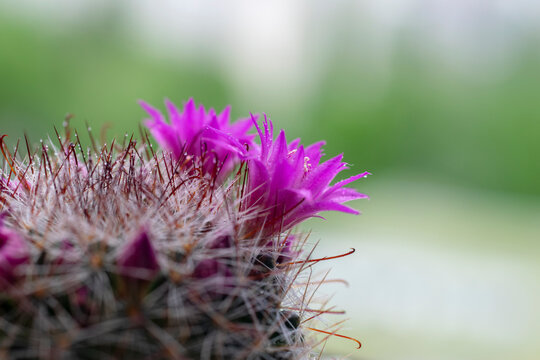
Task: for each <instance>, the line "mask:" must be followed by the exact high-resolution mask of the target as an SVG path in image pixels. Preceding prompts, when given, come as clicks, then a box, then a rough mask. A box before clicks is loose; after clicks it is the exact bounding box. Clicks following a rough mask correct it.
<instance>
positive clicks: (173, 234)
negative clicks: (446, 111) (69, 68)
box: [0, 100, 367, 360]
mask: <svg viewBox="0 0 540 360" xmlns="http://www.w3.org/2000/svg"><path fill="white" fill-rule="evenodd" d="M141 104H142V105H143V107H144V108H145V110H147V111H148V112H149V113H150V115H151V117H152V119H150V120H147V122H146V124H147V126H148V127H149V129H150V132H151V133H152V135H154V137H155V139H156V140H157V142H158V143H159V144H160V145H161V146H162V147H163V150H162V151H154V148H153V147H152V145H150V142H149V139H148V135H147V134H146V133H145V132H144V131H143V133H142V135H141V140H140V141H136V140H134V137H133V136H132V137H131V139H129V140H128V139H127V138H126V140H125V141H124V143H123V144H119V143H118V142H113V143H112V144H110V145H106V144H103V145H102V146H101V147H100V148H97V146H96V145H95V143H94V141H92V142H93V146H92V147H91V148H89V149H86V150H84V149H83V147H82V145H81V142H80V140H79V137H78V135H77V134H76V133H75V136H73V135H72V131H71V129H70V128H69V125H68V124H66V128H65V130H66V131H65V133H66V134H65V136H63V137H60V136H58V137H57V139H56V138H55V141H52V140H51V141H50V142H49V143H48V144H44V143H41V145H40V147H39V148H37V149H31V147H30V146H29V145H28V142H27V146H26V147H27V152H28V154H27V155H25V156H22V155H20V154H21V152H22V151H21V150H20V148H19V147H17V148H16V149H15V151H13V152H9V151H8V150H7V146H6V145H5V144H4V142H3V141H2V142H1V143H0V148H1V150H2V153H3V155H4V166H3V168H2V170H0V171H1V173H0V176H1V177H0V209H1V211H2V215H1V217H0V358H6V359H123V358H125V359H283V360H285V359H304V358H305V359H307V358H311V357H312V356H315V355H314V354H316V352H317V350H316V346H317V344H318V342H317V340H316V339H315V338H314V337H313V336H312V334H313V333H314V332H313V331H311V330H316V329H315V328H314V327H313V325H312V324H313V323H314V322H315V321H317V320H318V318H319V316H320V315H324V314H325V312H327V310H325V309H314V304H310V299H312V298H313V294H314V291H316V289H318V287H319V285H320V281H319V282H317V281H315V280H314V279H313V278H312V277H311V269H310V268H311V266H312V265H313V264H314V263H317V262H318V261H320V260H321V259H310V254H311V252H310V249H309V248H306V239H307V237H306V236H304V235H303V234H301V233H298V232H297V231H295V230H294V226H295V225H296V224H298V223H299V222H300V221H302V220H304V219H306V218H308V217H311V216H317V214H318V213H319V212H320V211H323V210H337V211H345V212H351V213H356V211H355V210H353V209H351V208H348V207H346V206H344V205H343V204H342V202H344V201H348V200H352V199H356V198H363V197H365V196H364V195H363V194H359V193H358V192H356V190H353V189H351V188H345V187H343V186H344V185H346V184H348V183H350V182H352V181H354V180H356V179H358V178H361V177H364V176H366V175H367V173H363V174H359V175H358V176H355V177H352V178H349V179H348V180H344V181H341V182H338V183H336V184H335V185H331V186H330V185H329V184H330V182H331V181H332V179H333V178H334V177H335V175H336V174H337V173H338V172H339V171H341V170H343V169H344V168H345V167H346V164H345V163H343V162H341V157H336V158H334V159H331V160H328V161H326V162H324V163H321V164H319V162H320V157H321V156H322V154H321V151H320V147H321V145H322V144H321V143H319V144H315V145H313V146H311V147H307V148H306V149H304V148H303V147H302V146H301V145H300V144H299V141H293V142H291V143H289V144H288V143H287V142H286V140H285V135H284V133H283V132H281V133H280V135H279V136H278V137H277V139H276V140H275V141H274V139H273V131H272V123H271V122H270V121H268V120H265V121H264V129H265V131H264V132H263V131H261V129H260V128H259V125H258V123H257V119H256V118H255V117H253V116H252V117H251V118H249V119H247V120H244V121H241V122H238V123H235V124H230V122H229V115H228V114H229V111H228V109H226V110H225V111H224V112H223V113H221V114H220V115H216V113H215V112H214V111H213V110H210V111H209V112H206V111H205V109H204V108H203V107H200V108H199V109H198V110H197V109H196V108H195V106H194V102H193V101H192V100H190V101H189V102H188V103H187V104H186V107H185V108H184V111H183V112H182V113H181V112H180V111H178V110H177V109H176V107H175V106H174V105H173V104H172V103H170V102H167V108H168V111H169V116H170V118H171V123H170V124H169V123H167V122H165V121H164V119H163V116H162V115H161V114H160V113H159V111H157V110H156V109H154V108H152V107H150V106H149V105H147V104H145V103H141ZM252 125H255V127H256V129H257V135H258V136H259V139H260V144H257V143H255V142H254V141H253V138H254V135H250V134H249V133H248V132H249V130H250V129H251V126H252ZM57 135H58V133H57ZM2 140H3V137H2ZM300 284H303V285H302V286H299V285H300ZM310 284H311V285H312V286H309V285H310ZM310 329H311V330H310ZM318 331H319V332H322V333H325V334H328V335H333V334H335V330H334V329H327V330H318Z"/></svg>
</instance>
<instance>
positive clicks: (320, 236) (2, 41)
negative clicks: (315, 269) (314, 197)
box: [0, 0, 540, 360]
mask: <svg viewBox="0 0 540 360" xmlns="http://www.w3.org/2000/svg"><path fill="white" fill-rule="evenodd" d="M165 97H168V98H170V99H171V100H173V101H175V102H176V103H178V104H182V103H183V102H184V101H186V100H187V99H188V98H189V97H194V98H195V99H196V101H197V102H198V103H201V102H202V103H204V104H205V105H207V106H212V107H215V108H217V109H218V110H221V109H222V108H223V107H224V106H225V105H226V104H232V105H233V115H234V116H235V117H243V116H246V115H247V114H248V113H249V112H254V113H262V112H265V113H267V114H268V115H269V116H270V117H271V118H272V120H273V121H274V123H275V124H276V125H277V127H283V128H285V129H286V130H287V134H288V138H289V139H292V138H295V137H302V139H303V140H304V142H306V143H310V142H313V141H316V140H320V139H325V140H327V142H328V145H327V146H326V153H327V154H328V155H335V154H337V153H340V152H344V153H345V159H346V160H347V161H348V162H349V163H350V164H351V170H349V172H348V173H347V174H344V176H349V175H352V174H355V173H358V172H361V171H364V170H369V171H371V172H372V173H374V175H373V176H371V177H369V178H367V179H365V180H362V181H361V182H360V183H358V184H357V186H358V188H359V189H360V190H361V191H363V192H366V193H368V194H369V195H370V196H371V200H369V201H367V200H363V201H358V202H355V203H353V206H354V207H356V208H358V209H359V210H361V211H362V212H363V215H362V216H359V217H353V216H349V215H344V214H328V217H327V218H328V221H326V222H324V221H321V220H316V221H310V223H309V224H307V227H311V228H313V234H312V236H311V241H312V242H316V241H317V240H321V241H320V244H319V247H318V250H317V252H318V254H321V255H323V256H324V255H335V254H339V253H343V252H346V251H347V250H348V249H349V248H350V247H354V248H356V250H357V251H356V253H355V254H354V255H352V256H349V257H347V258H345V259H342V260H341V261H335V262H334V263H332V264H329V263H327V264H325V265H321V266H330V265H331V266H332V267H333V270H332V272H331V275H330V277H332V278H341V279H346V280H347V281H348V282H349V283H350V286H349V287H345V286H343V285H340V286H329V287H327V289H326V290H327V291H330V292H335V296H334V298H333V303H334V304H336V306H337V307H338V308H343V309H345V310H347V313H348V314H347V316H348V317H349V318H350V319H351V320H350V321H349V322H348V323H346V325H345V326H344V327H343V328H342V330H341V333H342V334H345V335H350V336H354V337H357V338H359V339H360V340H361V341H362V342H363V344H364V346H363V348H362V349H361V350H358V351H356V350H354V344H353V343H351V342H348V341H345V340H342V339H337V338H334V339H332V340H330V341H329V343H328V345H327V355H328V356H343V355H349V356H350V358H351V359H366V360H367V359H381V360H382V359H384V360H386V359H396V360H398V359H399V360H401V359H414V360H422V359H426V360H437V359H441V360H442V359H445V360H446V359H460V360H463V359H486V360H487V359H489V360H497V359H523V360H527V359H531V360H536V359H538V358H539V357H540V342H539V341H538V338H539V336H540V309H539V304H540V282H539V278H540V263H539V260H540V244H539V241H540V159H539V156H540V3H539V2H538V1H534V0H530V1H528V0H363V1H346V0H331V1H330V0H326V1H323V0H287V1H285V0H284V1H282V0H276V1H265V0H262V1H240V0H230V1H219V0H208V1H179V0H137V1H129V0H123V1H121V0H117V1H96V0H48V1H29V0H13V1H10V0H0V132H1V133H5V134H9V136H10V139H11V141H14V139H16V138H18V137H20V136H22V135H23V134H24V132H26V133H27V134H28V136H29V137H30V139H31V140H32V141H34V142H37V141H38V140H39V139H40V138H46V137H47V136H48V135H47V134H49V135H50V134H52V133H53V130H52V129H53V126H57V127H61V124H62V121H63V119H64V116H65V115H66V113H71V114H74V115H75V117H74V119H73V120H72V122H73V124H74V125H75V126H76V127H78V128H79V129H81V130H82V129H84V128H85V127H86V125H85V123H86V122H88V123H89V124H90V125H91V126H92V128H93V130H94V133H99V132H100V129H102V128H103V127H104V126H109V127H108V130H107V131H106V132H104V134H103V136H104V137H105V138H107V139H110V138H111V137H112V136H114V135H117V136H118V135H120V136H121V135H123V134H124V133H125V132H127V133H132V132H134V131H135V132H136V131H137V126H138V124H139V123H140V121H141V119H142V118H143V117H144V113H143V112H142V110H141V109H140V108H139V107H138V105H137V104H136V100H137V99H145V100H146V101H148V102H150V103H152V104H155V105H157V106H160V107H161V108H163V105H162V104H163V99H164V98H165ZM341 319H342V317H334V318H332V317H330V316H329V317H328V319H327V320H328V322H329V323H332V322H334V321H339V320H341Z"/></svg>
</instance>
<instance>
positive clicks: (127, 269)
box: [116, 229, 160, 280]
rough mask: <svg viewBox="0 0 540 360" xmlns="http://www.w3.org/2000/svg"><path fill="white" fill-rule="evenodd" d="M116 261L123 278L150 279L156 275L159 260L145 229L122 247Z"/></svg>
mask: <svg viewBox="0 0 540 360" xmlns="http://www.w3.org/2000/svg"><path fill="white" fill-rule="evenodd" d="M116 263H117V265H118V268H119V272H120V274H121V275H123V276H124V277H125V278H133V279H141V280H151V279H153V278H154V277H155V276H156V275H157V273H158V272H159V269H160V267H159V262H158V260H157V256H156V252H155V251H154V248H153V246H152V243H151V242H150V238H149V236H148V232H147V231H146V230H145V229H142V230H141V231H140V232H139V234H138V235H137V236H136V237H135V238H134V239H133V240H131V242H130V243H129V244H128V245H127V246H126V247H125V248H124V250H123V251H122V253H121V254H120V256H119V257H118V259H117V260H116Z"/></svg>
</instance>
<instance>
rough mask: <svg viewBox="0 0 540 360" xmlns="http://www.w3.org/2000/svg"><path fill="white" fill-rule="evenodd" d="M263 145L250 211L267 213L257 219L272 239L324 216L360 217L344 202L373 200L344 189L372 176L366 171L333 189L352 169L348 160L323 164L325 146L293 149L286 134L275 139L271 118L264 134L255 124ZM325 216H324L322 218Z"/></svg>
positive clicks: (254, 163)
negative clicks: (256, 209)
mask: <svg viewBox="0 0 540 360" xmlns="http://www.w3.org/2000/svg"><path fill="white" fill-rule="evenodd" d="M253 122H254V123H255V126H256V128H257V132H258V133H259V137H260V140H261V145H260V148H259V149H258V151H257V153H256V155H255V156H254V158H252V159H250V160H249V162H248V169H249V182H248V191H247V192H246V194H247V197H246V202H247V206H248V207H251V206H259V207H261V208H262V209H263V210H262V212H261V215H259V216H258V218H257V219H256V226H257V227H261V226H263V227H264V231H263V233H264V234H265V235H269V234H272V233H275V232H279V231H284V230H287V229H289V228H291V227H292V226H294V225H296V224H298V223H299V222H301V221H303V220H305V219H307V218H310V217H314V216H318V215H317V214H318V213H319V212H321V211H328V210H334V211H341V212H346V213H350V214H359V212H358V211H356V210H354V209H352V208H350V207H348V206H345V205H343V203H344V202H347V201H350V200H355V199H362V198H367V195H365V194H361V193H359V192H358V191H356V190H355V189H351V188H345V187H344V186H345V185H347V184H349V183H351V182H353V181H355V180H358V179H360V178H363V177H366V176H367V175H370V174H369V173H368V172H364V173H361V174H358V175H355V176H352V177H350V178H348V179H346V180H342V181H339V182H337V183H336V184H334V185H330V183H331V182H332V180H333V179H334V178H335V177H336V175H337V174H338V173H339V172H341V171H342V170H345V169H347V164H346V163H344V162H342V161H341V159H342V157H343V155H338V156H336V157H334V158H332V159H330V160H327V161H325V162H323V163H320V160H321V157H322V156H323V153H322V152H321V147H322V146H323V145H324V144H325V143H324V142H322V141H321V142H318V143H315V144H313V145H310V146H308V147H306V148H304V147H303V146H302V145H300V140H299V139H296V140H294V141H292V142H291V143H289V144H287V141H286V139H285V132H284V131H283V130H281V131H280V133H279V135H278V137H277V139H276V140H275V141H274V139H273V125H272V122H271V121H270V122H269V121H268V120H267V119H266V117H265V121H264V132H263V131H262V130H261V129H260V127H259V126H258V124H257V122H256V120H255V119H253ZM318 217H320V216H318Z"/></svg>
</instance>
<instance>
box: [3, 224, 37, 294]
mask: <svg viewBox="0 0 540 360" xmlns="http://www.w3.org/2000/svg"><path fill="white" fill-rule="evenodd" d="M29 258H30V257H29V255H28V249H27V247H26V244H25V242H24V239H23V238H22V237H21V236H20V235H19V234H17V233H16V232H14V231H12V230H10V229H8V228H6V227H5V226H4V224H3V219H0V289H1V288H4V287H5V286H6V285H8V284H13V282H15V280H16V278H17V275H18V272H19V271H18V270H20V269H18V268H20V267H21V266H22V265H24V264H25V263H27V262H28V260H29Z"/></svg>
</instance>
